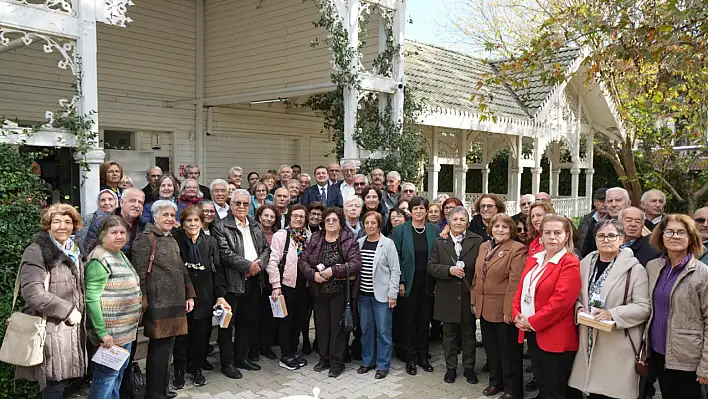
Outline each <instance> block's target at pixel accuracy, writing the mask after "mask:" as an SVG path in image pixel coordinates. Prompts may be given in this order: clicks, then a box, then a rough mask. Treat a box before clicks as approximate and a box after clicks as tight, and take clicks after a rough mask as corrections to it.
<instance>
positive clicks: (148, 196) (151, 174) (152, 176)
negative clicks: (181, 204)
mask: <svg viewBox="0 0 708 399" xmlns="http://www.w3.org/2000/svg"><path fill="white" fill-rule="evenodd" d="M160 177H162V169H160V167H159V166H153V167H151V168H149V169H148V170H147V174H146V175H145V178H146V179H147V185H146V186H145V187H143V193H145V203H146V204H147V203H150V202H153V201H155V197H154V196H153V194H152V193H153V192H154V191H155V182H157V180H158V179H159V178H160Z"/></svg>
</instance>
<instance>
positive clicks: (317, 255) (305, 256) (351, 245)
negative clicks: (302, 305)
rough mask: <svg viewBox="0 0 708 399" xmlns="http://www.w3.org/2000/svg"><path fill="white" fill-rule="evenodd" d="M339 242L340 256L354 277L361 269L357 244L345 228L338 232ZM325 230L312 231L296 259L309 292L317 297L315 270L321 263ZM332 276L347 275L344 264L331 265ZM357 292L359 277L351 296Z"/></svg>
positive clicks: (318, 288) (317, 285)
mask: <svg viewBox="0 0 708 399" xmlns="http://www.w3.org/2000/svg"><path fill="white" fill-rule="evenodd" d="M339 242H340V243H341V245H342V256H343V257H344V262H345V263H348V264H349V275H350V276H351V277H356V276H357V275H359V270H360V269H361V254H360V253H359V244H358V243H357V241H356V238H355V237H354V235H353V234H352V233H350V232H349V231H348V230H347V229H346V228H344V229H342V231H341V233H339ZM324 243H325V231H324V230H321V231H316V232H314V233H312V237H311V238H310V242H309V243H308V244H307V246H306V247H305V251H303V253H302V254H300V259H299V260H298V269H299V270H300V273H302V275H303V276H304V277H305V279H306V280H307V281H309V282H310V294H311V295H312V296H313V297H317V296H319V294H320V284H319V283H316V282H315V272H317V265H318V264H320V263H322V258H323V256H324ZM332 272H333V274H332V276H333V277H334V278H336V279H343V278H346V277H347V269H346V266H345V265H336V266H333V267H332ZM358 293H359V279H356V281H355V282H354V285H353V286H352V296H353V297H354V298H356V296H357V295H358ZM352 302H354V301H352Z"/></svg>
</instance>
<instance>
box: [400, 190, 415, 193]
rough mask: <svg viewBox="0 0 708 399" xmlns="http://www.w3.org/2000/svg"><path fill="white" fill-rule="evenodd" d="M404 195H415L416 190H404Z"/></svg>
mask: <svg viewBox="0 0 708 399" xmlns="http://www.w3.org/2000/svg"><path fill="white" fill-rule="evenodd" d="M403 192H404V193H414V192H415V190H403Z"/></svg>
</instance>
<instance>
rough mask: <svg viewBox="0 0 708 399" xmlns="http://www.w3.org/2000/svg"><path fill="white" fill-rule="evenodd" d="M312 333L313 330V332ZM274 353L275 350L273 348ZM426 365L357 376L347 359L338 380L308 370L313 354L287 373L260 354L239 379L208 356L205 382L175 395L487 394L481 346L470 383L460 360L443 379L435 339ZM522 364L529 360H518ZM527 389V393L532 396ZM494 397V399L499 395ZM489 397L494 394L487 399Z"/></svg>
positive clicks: (396, 364) (328, 398)
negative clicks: (448, 379) (452, 378)
mask: <svg viewBox="0 0 708 399" xmlns="http://www.w3.org/2000/svg"><path fill="white" fill-rule="evenodd" d="M313 332H314V331H313ZM273 350H274V351H275V352H276V354H277V353H278V348H273ZM430 352H431V356H432V358H431V360H430V363H431V364H432V365H433V366H434V367H435V371H434V372H432V373H426V372H424V371H423V370H421V369H420V368H418V375H416V376H410V375H408V374H406V371H405V364H404V363H403V362H401V361H399V360H398V359H395V358H394V359H393V361H392V362H391V370H390V372H389V375H388V376H387V377H386V378H384V379H382V380H376V379H374V371H370V372H369V373H368V374H364V375H358V374H357V373H356V369H357V368H358V367H359V365H360V363H359V362H357V361H353V362H352V363H347V365H346V370H345V372H344V373H343V374H342V375H341V376H339V377H338V378H336V379H335V378H329V377H328V375H327V371H324V372H322V373H317V372H315V371H314V370H313V367H314V365H315V363H317V359H318V358H317V354H316V353H314V352H313V354H311V355H309V356H306V359H307V361H308V365H307V366H305V367H303V368H301V369H299V370H296V371H289V370H286V369H284V368H281V367H279V366H278V361H277V360H268V359H265V358H263V357H261V360H260V361H259V364H260V366H261V367H262V369H261V370H259V371H242V373H243V378H242V379H240V380H232V379H229V378H227V377H226V376H224V375H223V374H221V372H220V371H219V361H218V354H216V355H214V356H212V357H210V358H209V361H210V362H211V363H212V364H213V365H214V367H215V368H214V371H210V372H204V376H205V377H206V378H207V381H208V384H207V385H206V386H203V387H199V388H197V387H194V386H192V385H189V382H191V381H189V379H188V380H187V382H188V385H187V387H186V388H185V389H183V390H181V391H179V394H180V396H179V397H180V398H193V399H235V398H238V399H256V398H258V399H266V398H267V399H281V398H286V397H289V396H295V395H308V396H312V390H313V388H315V387H317V388H319V390H320V393H319V398H321V399H339V398H346V399H374V398H376V399H384V398H399V399H417V398H420V399H432V398H450V399H478V398H487V397H485V396H483V395H482V391H483V390H484V388H486V387H487V382H488V373H482V371H481V370H482V366H483V365H484V363H485V362H486V359H485V353H484V350H483V349H482V348H477V367H476V371H477V375H478V377H479V383H478V384H476V385H471V384H469V383H467V381H466V380H465V378H464V376H463V375H462V374H463V368H462V366H461V364H462V362H461V359H460V363H459V364H460V366H459V367H458V378H457V381H456V382H455V383H454V384H446V383H445V382H443V376H444V374H445V360H444V358H443V355H442V345H441V344H440V343H439V342H437V343H433V344H431V347H430ZM524 363H525V364H524V366H527V365H528V364H529V362H528V360H525V361H524ZM525 379H526V381H528V380H530V379H531V376H530V375H527V376H526V377H525ZM534 395H535V392H534V393H532V394H529V393H527V397H533V396H534ZM499 396H501V394H500V395H497V396H496V397H499ZM492 399H494V397H493V398H492Z"/></svg>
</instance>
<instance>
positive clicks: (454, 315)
mask: <svg viewBox="0 0 708 399" xmlns="http://www.w3.org/2000/svg"><path fill="white" fill-rule="evenodd" d="M481 244H482V238H481V237H480V236H478V235H477V234H474V233H470V232H469V231H468V232H467V233H466V234H465V238H464V239H463V240H462V251H460V257H459V258H458V257H457V253H456V252H455V243H454V242H453V241H452V235H448V238H442V237H438V238H437V239H436V240H435V242H434V243H433V251H432V253H431V254H430V260H429V263H428V265H427V266H426V269H427V270H428V273H429V274H430V275H431V276H432V277H433V278H435V280H436V281H435V310H434V311H433V315H434V316H433V318H434V319H435V320H440V321H442V322H447V323H461V322H462V312H463V311H465V312H469V311H470V287H471V285H472V282H473V281H474V268H475V261H476V259H477V253H479V246H480V245H481ZM457 261H463V262H465V277H464V278H457V277H453V276H451V275H450V267H451V266H455V265H456V264H457Z"/></svg>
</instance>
